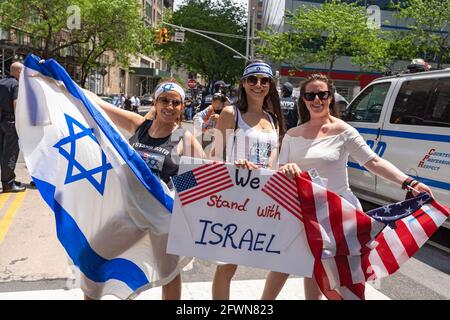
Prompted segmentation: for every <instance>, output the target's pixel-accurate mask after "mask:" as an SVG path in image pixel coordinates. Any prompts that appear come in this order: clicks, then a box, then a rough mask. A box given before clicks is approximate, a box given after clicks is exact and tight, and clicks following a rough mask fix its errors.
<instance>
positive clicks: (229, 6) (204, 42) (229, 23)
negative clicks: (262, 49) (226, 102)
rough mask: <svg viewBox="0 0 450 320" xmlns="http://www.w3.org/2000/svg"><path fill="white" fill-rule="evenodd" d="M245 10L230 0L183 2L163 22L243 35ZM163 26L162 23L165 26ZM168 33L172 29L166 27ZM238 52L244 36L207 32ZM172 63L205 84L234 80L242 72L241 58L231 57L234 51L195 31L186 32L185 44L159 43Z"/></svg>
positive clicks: (160, 49)
mask: <svg viewBox="0 0 450 320" xmlns="http://www.w3.org/2000/svg"><path fill="white" fill-rule="evenodd" d="M245 16H246V14H245V11H244V9H243V8H242V7H241V6H239V5H237V4H236V3H234V2H233V1H230V0H224V1H221V2H220V4H218V3H217V2H215V1H212V0H191V1H185V2H184V4H183V5H182V6H181V7H180V8H179V10H177V11H175V12H173V13H171V14H168V15H167V16H166V17H165V21H167V22H169V23H171V24H174V25H178V26H183V27H186V28H191V29H196V30H205V31H211V32H218V33H228V34H233V35H237V36H239V35H240V36H245V30H246V21H245V20H243V19H242V17H245ZM164 27H165V26H164ZM169 32H170V34H171V35H173V34H174V32H175V29H173V28H169ZM207 35H208V36H210V37H212V38H215V39H216V40H218V41H220V42H222V43H225V44H226V45H228V46H230V47H232V48H233V49H235V50H237V51H238V52H244V51H245V39H239V38H229V37H224V36H220V35H212V34H207ZM158 50H159V52H160V54H161V55H162V56H163V57H165V58H166V60H167V61H168V62H169V64H170V65H171V66H174V67H181V68H185V69H186V70H189V71H190V72H194V73H198V74H201V75H202V76H204V77H206V79H207V80H208V84H210V83H212V82H213V81H215V80H218V79H222V80H224V81H226V82H228V83H234V82H235V81H236V80H237V79H238V78H239V76H240V75H241V74H242V69H243V67H244V60H243V59H236V58H233V56H234V55H236V54H235V53H234V52H233V51H231V50H229V49H227V48H225V47H223V46H221V45H219V44H217V43H215V42H213V41H211V40H209V39H206V38H204V37H202V36H199V35H197V34H194V33H191V32H189V31H186V32H185V40H184V43H176V42H169V43H167V44H164V45H160V46H158Z"/></svg>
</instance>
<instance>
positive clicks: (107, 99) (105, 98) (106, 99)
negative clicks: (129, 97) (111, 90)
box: [99, 96, 114, 104]
mask: <svg viewBox="0 0 450 320" xmlns="http://www.w3.org/2000/svg"><path fill="white" fill-rule="evenodd" d="M99 97H100V98H101V99H102V100H104V101H106V102H108V103H111V104H114V98H113V97H109V96H99Z"/></svg>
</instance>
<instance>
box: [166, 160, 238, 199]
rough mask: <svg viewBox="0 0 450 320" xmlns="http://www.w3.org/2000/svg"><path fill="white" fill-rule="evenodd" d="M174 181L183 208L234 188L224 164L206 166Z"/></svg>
mask: <svg viewBox="0 0 450 320" xmlns="http://www.w3.org/2000/svg"><path fill="white" fill-rule="evenodd" d="M172 180H173V184H174V186H175V189H176V190H177V191H178V196H179V197H180V201H181V204H182V205H183V206H186V205H188V204H189V203H192V202H194V201H197V200H200V199H203V198H205V197H208V196H210V195H213V194H215V193H218V192H220V191H223V190H225V189H228V188H231V187H232V186H234V184H233V181H232V180H231V177H230V174H229V173H228V170H227V167H226V166H225V164H224V163H208V164H204V165H202V166H200V167H197V168H195V169H193V170H192V171H188V172H185V173H183V174H180V175H178V176H175V177H173V178H172Z"/></svg>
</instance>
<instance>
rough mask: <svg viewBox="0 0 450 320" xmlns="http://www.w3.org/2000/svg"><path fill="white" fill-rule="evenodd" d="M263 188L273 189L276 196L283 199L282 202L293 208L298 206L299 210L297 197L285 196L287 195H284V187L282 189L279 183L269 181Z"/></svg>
mask: <svg viewBox="0 0 450 320" xmlns="http://www.w3.org/2000/svg"><path fill="white" fill-rule="evenodd" d="M263 189H266V190H271V191H273V192H274V193H276V194H277V196H278V197H279V198H280V199H284V201H283V202H284V203H287V204H289V205H290V206H292V207H293V208H298V211H300V206H299V201H298V199H297V198H294V197H287V196H286V193H285V192H283V191H284V189H283V188H282V187H281V186H280V185H279V184H276V183H275V182H272V181H269V182H268V183H267V184H266V185H265V186H264V188H263ZM263 189H262V190H263Z"/></svg>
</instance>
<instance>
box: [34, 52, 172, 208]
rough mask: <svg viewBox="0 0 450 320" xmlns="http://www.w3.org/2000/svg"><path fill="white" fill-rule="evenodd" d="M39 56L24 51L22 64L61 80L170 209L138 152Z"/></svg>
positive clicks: (58, 67)
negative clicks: (42, 61)
mask: <svg viewBox="0 0 450 320" xmlns="http://www.w3.org/2000/svg"><path fill="white" fill-rule="evenodd" d="M39 61H40V58H39V57H37V56H35V55H28V56H27V58H26V59H25V66H26V67H27V68H30V69H33V70H35V71H38V72H40V73H41V74H43V75H45V76H47V77H50V78H53V79H55V80H58V81H62V82H63V83H64V85H65V86H66V89H67V90H68V91H69V93H70V94H71V95H72V96H74V97H75V98H77V99H79V100H80V101H81V102H82V103H83V104H84V106H85V107H86V109H87V110H88V111H89V114H90V115H91V116H92V118H93V119H94V121H95V122H96V123H97V124H98V126H99V127H100V128H101V130H102V131H103V133H104V134H105V136H106V137H107V138H108V139H109V141H110V142H111V144H112V145H113V146H114V148H115V149H116V150H117V152H118V153H119V154H120V155H121V157H122V158H123V159H124V160H125V162H126V163H127V164H128V165H129V166H130V168H131V170H132V171H133V172H134V174H135V175H136V177H137V178H138V179H139V180H140V181H141V182H142V184H143V185H144V186H145V188H146V189H147V190H148V191H149V192H150V193H151V194H152V195H153V196H154V197H155V198H156V199H158V201H159V202H161V204H163V205H164V206H165V207H166V208H167V210H168V211H169V213H170V212H172V208H173V198H172V197H171V196H170V195H168V194H166V193H165V192H164V190H163V188H162V186H161V184H160V181H159V179H158V178H157V177H156V176H155V175H154V174H153V172H152V171H151V170H150V169H149V168H148V166H147V164H146V163H145V162H144V160H142V158H141V157H140V156H139V154H138V153H137V152H136V151H135V150H134V149H133V148H132V147H131V146H130V145H129V144H128V142H127V141H125V140H124V139H122V137H121V136H120V135H118V134H117V132H116V130H115V129H114V128H113V127H112V126H111V124H110V123H109V121H107V120H106V119H105V118H104V117H103V115H102V114H101V113H100V112H99V111H98V110H97V109H96V108H95V107H94V106H93V105H92V104H91V102H90V101H89V100H88V99H87V98H86V96H85V95H84V93H83V92H82V91H81V90H80V88H79V87H78V86H77V85H76V84H75V82H73V80H72V79H71V78H70V76H69V75H68V74H67V72H66V70H65V69H64V68H63V67H62V66H61V65H60V64H59V63H58V62H57V61H56V60H53V59H49V60H46V61H45V63H39Z"/></svg>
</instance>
